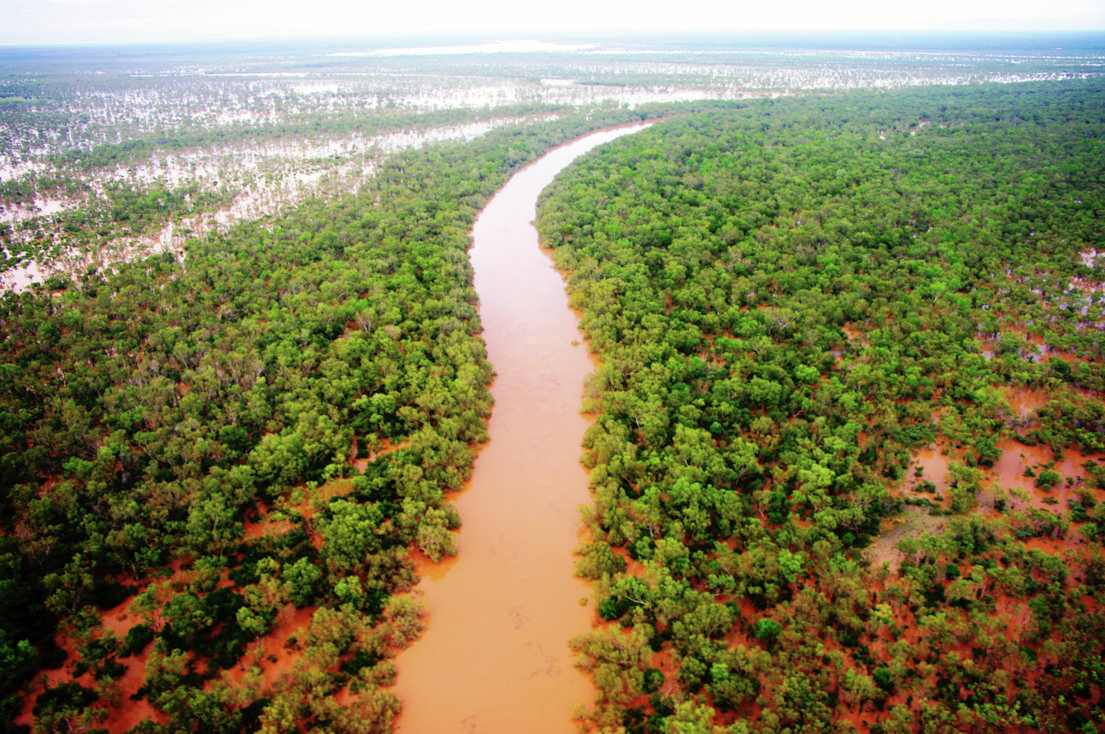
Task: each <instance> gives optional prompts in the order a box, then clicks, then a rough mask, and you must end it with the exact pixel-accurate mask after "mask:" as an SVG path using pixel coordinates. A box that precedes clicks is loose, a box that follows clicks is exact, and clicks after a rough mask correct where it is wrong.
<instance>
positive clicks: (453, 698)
mask: <svg viewBox="0 0 1105 734" xmlns="http://www.w3.org/2000/svg"><path fill="white" fill-rule="evenodd" d="M642 127H644V125H643V124H642V125H635V126H629V127H620V128H615V129H611V130H604V131H600V132H596V133H592V134H590V135H587V136H585V137H582V138H579V139H577V140H575V141H573V142H571V143H568V144H566V145H563V146H561V147H559V148H556V149H554V150H552V151H551V152H549V153H548V154H547V155H545V156H544V157H543V158H541V159H540V160H538V161H537V162H535V163H533V164H531V165H530V166H528V167H527V168H525V169H523V170H522V171H519V172H518V173H517V174H515V175H514V177H513V178H511V179H510V180H509V181H508V182H507V184H506V185H505V186H504V187H503V188H502V189H501V190H500V191H499V192H498V193H497V194H496V195H495V196H494V197H493V198H492V199H491V201H490V202H489V203H488V205H487V207H486V208H485V209H484V210H483V212H482V213H481V214H480V216H479V218H478V219H477V220H476V224H475V227H474V228H473V231H472V235H473V245H472V249H471V250H470V256H471V260H472V265H473V268H474V269H475V287H476V291H477V292H478V294H479V297H480V317H481V320H482V322H483V328H484V333H483V336H484V339H485V340H486V342H487V349H488V356H489V359H490V361H491V363H492V365H493V366H494V368H495V371H496V374H497V376H496V378H495V382H494V384H493V385H492V390H491V391H492V394H493V396H494V398H495V405H494V409H493V411H492V414H491V420H490V424H489V426H488V431H489V434H490V441H489V442H488V444H487V445H486V447H485V448H484V449H483V450H482V451H481V452H480V455H479V457H478V458H477V459H476V463H475V467H474V470H473V475H472V479H471V480H470V482H469V484H468V486H467V487H466V488H465V490H464V491H463V492H461V493H460V494H459V495H458V496H457V498H456V499H455V504H456V506H457V509H458V510H459V512H460V516H461V520H462V522H463V526H462V527H461V530H460V533H459V537H458V540H457V550H458V557H457V558H456V559H455V560H449V561H446V562H443V563H441V564H437V565H430V564H426V565H425V566H424V567H423V568H422V569H421V572H422V576H423V578H422V581H421V582H420V583H419V585H418V587H417V590H416V593H418V594H421V595H422V599H423V600H424V601H425V602H426V604H427V606H428V608H429V628H428V629H427V631H426V633H425V634H424V635H423V637H422V638H421V639H419V640H418V641H417V642H415V643H414V644H413V645H412V646H411V648H410V649H408V650H406V651H404V652H403V653H402V654H401V655H399V656H398V658H397V660H396V665H397V667H398V670H399V681H398V684H397V686H396V692H397V693H398V695H399V696H400V698H401V699H402V701H403V714H402V716H401V718H400V720H399V731H400V732H401V733H402V734H446V733H447V734H454V733H455V734H470V733H476V732H478V733H480V734H508V733H509V734H516V733H517V732H541V733H542V734H555V733H556V732H564V734H569V733H571V732H574V731H576V729H575V727H574V725H573V723H572V712H573V709H574V708H575V707H576V706H577V705H579V704H587V705H588V707H590V706H591V705H592V704H593V702H594V690H593V688H592V686H591V684H590V682H589V681H588V680H587V678H586V677H585V676H584V675H583V674H582V673H581V672H579V671H578V670H576V669H575V668H574V667H573V665H572V656H571V654H570V652H569V650H568V640H569V639H571V638H572V637H573V636H575V635H577V634H581V633H583V632H586V631H587V630H588V629H590V625H591V621H592V617H593V609H592V607H593V605H592V603H591V601H590V596H589V594H590V589H589V586H588V584H586V583H584V582H583V581H580V580H579V579H577V578H575V577H574V575H573V568H574V558H573V556H572V551H573V549H574V548H575V547H576V546H577V545H578V544H579V543H580V541H581V540H582V539H583V535H582V533H583V526H582V522H581V520H580V516H579V511H578V508H579V506H580V505H584V504H586V503H588V502H589V499H590V498H589V493H588V490H587V474H586V472H585V470H584V469H583V467H582V466H581V465H580V463H579V460H580V454H581V449H580V443H581V441H582V439H583V434H584V431H585V430H586V429H587V426H588V421H587V419H586V418H585V417H584V416H582V415H581V414H580V399H581V396H582V390H583V380H584V377H585V376H586V375H587V374H588V373H589V372H590V371H591V370H592V368H593V365H592V363H591V360H590V358H589V356H588V353H587V348H586V346H585V345H584V344H583V343H582V336H581V334H580V332H579V327H578V320H577V318H576V316H575V314H574V313H573V312H572V311H571V309H569V307H568V298H567V296H566V294H565V292H564V282H563V280H562V279H561V277H560V274H559V273H558V272H557V271H556V270H554V269H553V266H552V261H551V260H550V259H549V257H548V256H547V255H546V254H545V253H543V252H542V251H541V250H540V248H539V246H538V241H537V231H536V230H535V229H534V227H533V224H532V223H533V220H534V218H535V216H536V202H537V197H538V195H539V194H540V193H541V190H542V189H544V188H545V187H546V186H547V185H548V184H549V183H550V182H551V181H552V180H553V178H554V177H555V176H556V174H557V173H558V172H560V171H561V170H562V169H563V168H564V167H565V166H567V165H568V164H569V163H571V162H572V161H573V160H574V159H575V158H577V157H579V156H580V155H583V154H584V153H586V152H587V151H589V150H591V149H592V148H594V147H595V146H597V145H600V144H602V143H605V142H608V141H610V140H613V139H614V138H617V137H619V136H621V135H625V134H627V133H631V132H636V131H638V130H640V129H642ZM582 602H585V603H582Z"/></svg>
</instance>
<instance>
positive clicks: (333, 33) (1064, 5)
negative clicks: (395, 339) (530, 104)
mask: <svg viewBox="0 0 1105 734" xmlns="http://www.w3.org/2000/svg"><path fill="white" fill-rule="evenodd" d="M1100 31H1105V4H1103V3H1100V2H1096V1H1095V0H1056V1H1055V2H1052V3H1050V4H1049V5H1048V6H1046V7H1044V6H1043V5H1041V4H1039V3H1036V2H1029V1H1027V0H1012V1H1009V0H933V1H932V2H928V3H925V4H923V5H916V6H901V7H888V6H887V5H886V4H884V3H880V2H875V1H874V0H845V1H844V2H840V3H833V4H826V3H821V2H816V1H815V0H789V1H787V2H778V3H772V4H762V3H761V4H755V5H742V4H733V5H729V6H724V7H717V6H715V5H714V4H713V3H709V2H704V0H689V2H684V3H681V4H680V5H679V10H678V13H675V12H673V11H672V8H671V6H668V5H661V4H658V3H635V4H633V5H630V4H628V3H621V2H618V3H613V4H607V5H602V6H595V5H594V4H593V3H585V2H582V0H569V1H568V2H566V3H559V4H558V5H557V12H556V13H555V14H554V13H549V12H547V10H546V9H545V8H542V7H536V8H535V7H520V6H519V5H517V4H514V3H508V2H505V0H480V1H479V2H477V3H474V4H473V3H468V4H458V3H446V2H442V0H427V1H424V2H421V3H411V4H403V5H392V6H387V7H375V6H374V7H366V6H363V5H359V4H355V3H352V2H349V0H314V1H313V2H311V3H301V2H294V1H292V0H272V1H270V2H259V1H258V0H232V1H230V2H225V1H224V2H216V0H193V1H191V2H183V1H182V0H166V1H165V2H159V3H148V2H139V1H138V0H0V45H3V46H35V45H103V44H109V45H120V44H126V45H129V44H166V43H204V42H247V41H282V42H300V41H319V42H336V41H343V40H352V39H355V38H374V39H385V38H400V37H405V38H411V37H431V38H432V37H450V36H452V37H461V36H472V35H476V34H478V35H482V36H484V37H487V38H497V37H521V38H525V37H530V36H533V37H549V36H553V35H555V36H572V35H579V36H589V35H603V34H622V35H636V34H647V35H659V34H666V35H676V36H677V35H680V34H689V33H703V32H704V33H709V34H719V33H726V34H735V35H753V36H754V35H763V34H767V35H779V34H794V35H798V36H803V35H811V34H812V35H832V34H872V33H875V34H888V33H889V34H905V35H911V34H918V33H920V34H933V33H938V34H963V33H970V34H977V33H986V34H991V33H1028V34H1049V33H1050V34H1054V33H1079V32H1100Z"/></svg>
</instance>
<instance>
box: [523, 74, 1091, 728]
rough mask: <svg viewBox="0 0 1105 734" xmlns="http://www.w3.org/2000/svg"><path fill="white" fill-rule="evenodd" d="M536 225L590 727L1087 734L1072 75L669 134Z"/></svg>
mask: <svg viewBox="0 0 1105 734" xmlns="http://www.w3.org/2000/svg"><path fill="white" fill-rule="evenodd" d="M539 227H540V230H541V233H542V237H543V240H544V241H545V243H546V244H547V245H548V246H550V247H552V248H553V250H554V253H555V258H556V261H557V263H558V265H559V267H561V268H563V269H564V270H565V271H567V272H568V273H569V274H570V279H569V283H570V285H569V289H570V293H571V296H572V299H573V304H574V305H575V306H576V307H578V308H579V309H581V310H582V312H583V317H582V323H583V326H584V329H585V331H586V333H587V335H588V337H589V339H590V343H591V346H592V348H593V349H594V351H595V352H596V353H597V355H598V357H599V358H600V359H601V363H602V364H601V367H600V368H599V369H598V370H597V372H596V373H595V374H594V376H593V378H592V379H591V381H590V383H589V388H588V395H587V397H586V399H585V402H586V406H585V407H586V409H587V410H588V411H591V412H594V413H595V414H596V420H595V423H594V425H593V427H592V429H591V430H590V432H589V433H588V436H587V441H586V449H587V451H586V456H585V463H586V464H587V465H588V466H589V467H590V470H591V481H592V485H593V491H594V504H593V507H591V508H590V509H589V510H588V522H589V524H590V526H591V529H592V531H593V540H592V541H590V542H588V543H586V544H585V545H584V546H582V547H581V548H580V560H579V564H578V569H579V573H580V574H582V575H583V576H585V577H587V578H590V579H593V580H594V581H595V597H596V602H597V603H598V605H599V607H598V610H599V613H600V615H601V617H602V620H603V621H601V622H600V626H599V627H597V628H596V629H595V631H593V632H592V633H590V634H587V635H584V636H581V637H579V638H577V639H576V640H574V641H573V643H572V644H573V646H574V648H575V649H576V650H577V651H578V654H579V656H580V664H581V665H583V666H584V667H585V669H586V670H588V671H589V672H590V673H591V674H592V676H593V679H594V682H595V684H596V686H597V687H598V690H599V694H598V702H597V705H596V708H595V709H594V710H593V711H592V712H590V713H589V718H590V720H591V722H592V723H593V725H594V726H595V727H597V728H598V729H600V730H601V731H604V732H622V731H625V732H630V733H633V734H636V733H644V732H680V734H690V733H692V732H694V733H698V732H727V733H734V734H735V733H738V732H761V731H762V732H767V731H791V732H797V731H802V732H815V731H818V732H819V731H824V732H846V731H852V730H854V729H856V730H859V731H872V732H886V733H889V732H907V731H917V730H921V731H994V732H998V731H1002V732H1005V731H1085V732H1089V731H1102V730H1105V708H1103V705H1102V703H1103V702H1102V687H1103V684H1105V662H1103V660H1105V614H1103V606H1102V605H1103V603H1105V556H1103V555H1102V533H1103V530H1105V527H1103V523H1105V460H1103V454H1102V452H1103V451H1105V400H1103V397H1105V362H1103V356H1105V354H1103V350H1105V338H1103V334H1105V331H1103V327H1105V311H1103V308H1105V306H1103V296H1102V286H1103V280H1105V267H1103V263H1102V259H1101V258H1100V257H1099V255H1100V252H1099V250H1100V248H1101V243H1102V239H1101V238H1102V232H1103V231H1105V88H1102V86H1101V84H1100V82H1092V81H1090V82H1071V83H1056V84H1042V85H1037V84H1023V85H986V86H972V87H960V88H950V89H937V88H930V89H923V90H916V91H904V92H871V91H868V92H856V93H849V94H844V95H833V96H825V97H806V98H800V99H780V100H774V101H766V102H758V103H749V104H745V105H737V106H732V107H729V108H725V109H717V110H715V111H711V112H706V113H702V114H695V115H682V116H675V117H673V118H672V119H669V120H667V121H665V122H663V123H661V124H658V125H655V126H654V127H652V128H651V129H650V130H648V131H645V132H642V133H639V134H637V135H635V136H631V137H627V138H623V139H622V140H620V141H618V142H617V143H616V144H614V145H612V146H611V147H610V148H609V149H607V150H606V151H604V153H603V154H602V155H593V156H590V157H588V158H586V159H583V160H581V161H578V162H576V163H575V164H573V166H572V167H571V168H569V169H568V170H566V171H565V173H564V174H563V175H562V176H561V177H560V178H559V179H558V181H557V183H555V184H554V185H553V186H552V187H550V188H549V189H548V190H546V192H545V195H544V200H543V203H542V207H541V210H540V216H539ZM925 457H927V459H926V460H922V459H923V458H925ZM1017 457H1021V458H1020V459H1019V460H1018V458H1017ZM933 466H935V467H937V468H938V469H939V470H934V469H933V468H932V467H933ZM1009 466H1013V467H1014V468H1015V469H1016V471H1013V472H1010V471H1008V467H1009Z"/></svg>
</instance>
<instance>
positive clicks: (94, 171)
mask: <svg viewBox="0 0 1105 734" xmlns="http://www.w3.org/2000/svg"><path fill="white" fill-rule="evenodd" d="M967 48H968V47H967V46H963V47H961V48H959V49H954V48H944V49H942V50H936V51H933V50H923V49H919V50H910V51H889V50H878V47H874V46H871V45H870V44H867V45H864V44H860V46H859V47H857V48H850V47H848V46H846V45H840V44H838V45H837V46H836V47H834V48H827V49H814V48H810V47H808V46H802V45H801V44H799V46H798V47H795V48H788V47H787V46H786V45H785V43H780V42H778V41H776V42H773V43H772V44H770V45H766V46H765V45H763V44H760V45H759V46H755V47H743V48H742V47H736V46H732V45H725V44H722V43H718V42H716V41H712V42H709V43H703V42H702V41H701V39H699V40H696V41H694V42H686V43H682V44H659V43H657V42H656V41H645V42H641V41H625V42H622V41H617V42H615V41H605V42H602V43H597V42H570V43H568V42H563V43H550V42H532V41H498V42H493V43H458V44H453V45H449V46H407V47H402V48H387V47H381V46H379V45H373V44H368V43H366V44H346V45H344V46H341V47H320V48H306V47H304V48H295V49H282V50H281V53H280V54H277V55H274V54H273V53H272V51H271V50H262V49H233V50H230V49H224V50H218V49H207V50H205V51H202V52H201V51H194V52H191V53H189V52H181V51H180V50H179V49H177V50H175V51H174V52H173V53H171V54H170V53H158V52H157V51H156V50H154V51H151V52H150V53H148V54H143V53H136V52H133V51H132V52H128V53H127V54H112V53H97V52H90V51H87V50H86V51H80V52H77V51H73V52H70V53H68V54H65V53H48V54H45V55H43V53H44V52H40V51H36V50H33V49H26V50H22V51H21V52H19V53H13V54H12V56H11V58H10V59H7V60H6V69H5V71H4V73H2V74H0V95H2V96H4V97H5V98H6V99H8V100H9V101H11V102H12V104H11V105H10V106H8V107H5V108H4V109H0V245H2V246H3V247H4V253H3V254H4V255H5V257H4V259H3V261H0V262H2V263H3V265H2V266H0V270H7V271H8V273H7V274H6V275H5V276H4V278H3V285H4V287H6V288H8V289H14V290H19V289H22V288H26V287H27V286H28V285H30V284H31V283H33V282H42V281H43V280H45V279H47V278H49V277H50V276H51V275H53V274H62V275H70V274H72V273H74V272H77V273H79V272H83V270H84V269H85V268H87V267H89V266H90V265H96V266H98V267H102V266H104V265H107V264H110V263H111V262H113V261H118V260H132V259H135V258H138V257H142V256H145V255H148V254H153V253H156V252H160V251H166V250H171V251H174V252H177V251H179V250H180V248H181V247H182V246H183V243H184V242H185V240H186V239H187V237H189V236H193V235H202V234H204V233H206V232H209V231H211V230H212V229H218V228H220V227H225V226H229V225H230V224H233V223H234V222H238V221H243V220H251V219H256V218H259V217H263V216H267V215H269V214H273V213H277V212H279V211H281V210H284V209H287V208H290V207H293V206H295V204H296V203H297V202H299V201H301V200H302V199H304V198H305V197H308V196H316V195H329V194H331V193H335V192H338V191H341V190H348V189H351V188H352V189H355V188H356V187H357V186H358V185H360V183H362V182H363V180H364V178H365V177H366V176H369V175H371V173H372V171H373V170H374V166H375V165H376V164H377V163H378V161H379V158H380V157H381V156H384V155H388V154H390V153H393V152H395V151H396V150H401V149H407V148H409V147H412V146H414V145H421V144H425V143H426V142H428V141H432V140H463V139H467V138H470V137H471V136H473V135H476V134H479V133H478V131H479V130H481V129H484V128H486V127H488V126H493V125H500V124H510V123H511V122H516V121H517V120H518V119H519V118H522V119H534V118H536V119H541V118H544V117H547V116H549V115H552V114H556V113H557V111H558V110H560V109H563V108H564V107H565V106H567V107H573V108H579V107H585V106H590V105H628V106H631V107H634V106H640V105H647V104H668V103H676V102H693V101H697V100H736V99H745V98H749V97H763V96H779V95H789V94H805V93H820V92H823V91H828V90H840V89H858V88H873V89H884V88H891V87H903V86H915V85H926V84H940V85H957V84H972V83H978V82H1002V83H1015V82H1024V81H1034V80H1043V79H1059V78H1071V77H1085V76H1087V75H1094V74H1100V73H1102V68H1103V66H1102V54H1101V53H1100V52H1099V51H1095V50H1093V49H1089V50H1086V49H1081V50H1080V49H1075V48H1071V49H1068V50H1062V49H1051V48H1048V49H1020V50H1009V51H1001V52H998V51H990V50H988V51H975V50H966V49H967ZM434 115H436V116H437V120H438V122H436V123H435V122H434V121H433V120H431V119H430V117H432V116H434ZM427 116H430V117H427ZM151 141H152V143H153V144H152V145H149V143H151ZM135 144H137V145H138V148H139V149H140V150H139V152H137V153H136V152H135V150H134V149H133V148H128V146H134V145H135ZM105 146H106V148H105ZM112 146H115V148H113V147H112ZM143 146H145V147H143ZM116 158H118V159H119V160H116ZM108 185H123V186H126V187H129V188H131V189H134V190H135V191H139V192H141V191H146V190H152V189H154V188H160V189H166V190H181V189H182V187H192V190H196V191H198V192H202V193H205V194H208V195H209V196H208V199H209V200H207V201H205V202H204V203H202V204H198V203H197V204H195V207H194V210H193V211H190V212H189V213H188V214H187V215H186V216H181V217H177V218H176V219H175V220H173V221H163V222H160V223H158V224H157V226H155V227H153V228H152V229H147V230H146V231H143V232H141V233H140V234H137V235H131V234H126V233H125V232H124V233H122V234H120V235H118V236H113V235H112V234H111V233H110V232H109V231H107V230H110V229H111V226H110V225H111V222H108V223H107V225H108V226H107V227H106V229H105V226H97V224H96V223H93V224H91V225H86V226H88V227H91V228H93V229H98V230H101V231H105V232H106V233H105V234H102V235H100V236H97V237H95V238H93V241H92V242H91V243H88V242H85V241H84V240H81V239H80V238H77V239H74V238H73V237H72V236H71V233H72V228H73V226H74V225H73V223H72V221H67V220H66V219H65V217H64V214H65V213H66V212H72V211H74V210H79V209H81V208H82V207H89V206H91V205H92V204H93V203H94V202H95V201H97V200H101V199H102V198H103V194H104V187H105V186H108ZM5 225H6V226H5Z"/></svg>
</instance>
